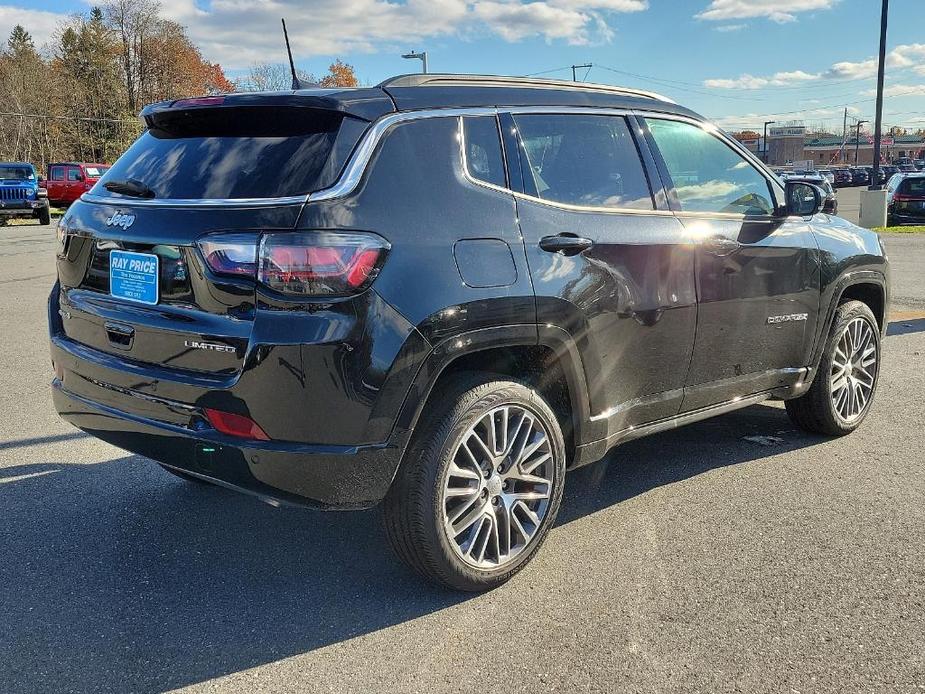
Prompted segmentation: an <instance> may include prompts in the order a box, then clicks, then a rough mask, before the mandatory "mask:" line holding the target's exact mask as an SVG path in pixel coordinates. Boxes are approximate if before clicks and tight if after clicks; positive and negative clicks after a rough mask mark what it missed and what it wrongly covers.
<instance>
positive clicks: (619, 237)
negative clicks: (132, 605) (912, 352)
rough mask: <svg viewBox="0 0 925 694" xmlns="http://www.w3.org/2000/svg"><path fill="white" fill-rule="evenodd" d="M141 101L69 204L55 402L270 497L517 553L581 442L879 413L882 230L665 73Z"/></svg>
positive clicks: (472, 584) (397, 532)
mask: <svg viewBox="0 0 925 694" xmlns="http://www.w3.org/2000/svg"><path fill="white" fill-rule="evenodd" d="M141 116H142V118H143V119H144V121H145V123H146V125H147V126H148V127H147V128H146V130H145V131H144V132H143V133H142V135H141V136H140V137H139V138H138V139H137V140H136V141H135V143H134V144H132V146H131V147H129V149H128V150H127V151H126V152H125V154H123V155H122V157H120V158H119V160H118V161H117V162H116V163H115V164H114V165H113V167H112V168H111V169H110V170H109V172H108V173H107V174H106V175H105V176H104V177H103V178H102V179H101V180H100V181H99V183H97V185H96V186H95V187H94V189H93V191H91V192H90V193H85V194H84V195H83V196H82V197H81V198H80V199H79V200H78V201H77V202H75V203H74V204H73V205H72V206H71V207H70V209H69V210H68V211H67V213H66V214H65V215H64V217H63V218H62V220H61V222H60V224H59V226H58V246H57V280H56V282H55V284H54V286H53V288H52V290H51V293H50V297H49V307H48V320H49V335H50V342H51V362H52V363H51V367H52V373H53V380H52V392H53V398H54V403H55V407H56V408H57V411H58V412H59V413H60V415H61V416H62V417H63V418H64V419H65V420H67V421H69V422H70V423H72V424H74V425H75V426H77V427H78V428H80V429H83V430H84V431H86V432H88V433H90V434H91V435H93V436H96V437H98V438H100V439H102V440H105V441H108V442H110V443H112V444H114V445H116V446H119V447H122V448H124V449H127V450H129V451H134V452H136V453H138V454H140V455H144V456H147V457H149V458H152V459H154V460H155V461H157V462H158V463H160V464H161V465H163V466H164V467H166V468H167V469H168V470H169V471H171V472H172V473H174V474H176V475H178V476H179V477H181V478H183V479H185V480H191V481H199V482H202V481H205V482H210V483H215V484H220V485H222V486H225V487H230V488H234V489H238V490H240V491H245V492H249V493H250V494H253V495H255V496H257V497H258V498H261V499H263V500H265V501H268V502H269V503H272V504H274V505H279V504H280V503H281V502H295V503H302V504H308V505H320V506H324V507H328V508H341V509H351V508H354V509H355V508H366V507H370V506H373V505H375V504H377V503H379V502H381V503H382V504H383V518H384V521H385V536H386V537H387V538H388V541H389V542H390V543H391V545H392V547H393V549H394V550H395V552H396V554H397V555H398V556H399V557H400V558H401V559H403V560H404V561H405V562H406V563H407V564H408V565H409V566H410V567H412V568H413V569H414V570H415V571H417V572H418V573H419V574H421V575H422V576H424V577H426V578H428V579H429V580H431V581H434V582H436V583H438V584H441V585H443V586H449V587H451V588H454V589H458V590H466V591H480V590H487V589H491V588H493V587H495V586H498V585H500V584H502V583H504V582H505V581H507V580H508V579H510V578H511V577H512V576H514V575H515V574H516V573H517V572H518V571H519V570H520V569H521V568H523V567H524V566H525V565H526V564H527V563H528V562H529V561H530V560H531V559H532V558H533V557H534V556H535V554H536V552H537V551H538V549H539V548H540V546H541V544H542V542H543V539H544V538H545V537H546V536H547V535H548V533H549V531H550V530H551V528H552V527H554V526H555V523H556V515H557V512H558V510H559V506H560V503H561V500H562V495H563V491H564V487H565V485H566V482H567V480H566V470H567V469H575V468H579V467H581V466H583V465H587V464H590V463H593V462H595V461H598V460H600V459H601V458H602V457H603V456H605V455H606V453H607V451H608V450H609V449H611V448H612V447H614V446H616V445H618V444H620V443H623V442H625V441H629V440H632V439H635V438H638V437H639V436H644V435H647V434H655V433H658V432H664V431H667V430H671V429H674V428H675V427H677V426H680V425H682V424H687V423H691V422H695V421H698V420H702V419H705V418H707V417H711V416H714V415H719V414H723V413H726V412H731V411H733V410H736V409H738V408H742V407H746V406H748V405H752V404H755V403H758V402H762V401H765V400H769V399H781V400H785V401H786V409H787V412H788V414H789V415H790V417H791V418H792V420H793V422H794V424H795V425H796V426H799V427H801V428H803V429H805V430H808V431H812V432H816V433H819V434H825V435H829V436H843V435H846V434H849V433H850V432H852V431H854V430H855V429H857V427H858V426H860V425H861V423H862V422H863V421H864V418H865V417H866V415H867V413H868V412H869V411H870V404H871V402H872V401H873V399H874V397H875V392H876V389H877V380H878V374H879V366H880V362H881V342H880V339H881V337H882V336H883V335H884V334H885V330H886V320H885V310H886V307H887V306H889V301H890V291H889V266H888V261H887V258H886V254H885V253H884V250H883V246H882V245H881V243H880V239H879V237H878V236H877V234H875V233H873V232H872V231H869V230H867V229H861V228H859V227H857V226H855V225H853V224H851V223H850V222H848V221H847V220H844V219H841V218H839V217H833V216H831V215H825V214H818V213H819V211H820V209H821V207H822V204H823V200H822V196H821V195H820V192H819V189H818V188H817V187H816V186H812V185H807V184H805V183H801V182H799V181H787V182H786V183H781V181H780V179H779V178H778V177H777V176H775V175H774V174H773V173H772V172H771V171H770V170H769V169H768V168H767V167H766V166H765V165H764V164H763V163H762V162H761V161H759V160H758V159H757V158H756V157H755V156H754V155H753V154H752V153H751V152H749V151H748V150H746V149H745V148H744V147H742V145H741V144H740V143H738V142H737V141H735V140H734V139H732V138H730V137H728V136H727V135H726V134H724V133H723V132H721V131H720V130H719V129H718V128H716V127H715V126H713V125H712V124H710V123H709V122H708V121H706V120H705V119H704V118H703V117H701V116H699V115H697V114H696V113H694V112H693V111H691V110H689V109H687V108H685V107H683V106H680V105H678V104H676V103H674V102H672V101H669V100H667V99H665V98H663V97H660V96H659V95H657V94H652V93H650V92H642V91H639V90H635V89H628V88H619V87H612V86H606V85H589V84H584V83H575V82H564V81H555V80H542V79H531V78H513V77H507V78H506V77H498V76H490V77H482V76H477V75H440V74H416V75H404V76H399V77H395V78H392V79H389V80H386V81H385V82H383V83H381V84H379V85H377V86H376V87H367V88H359V89H345V90H337V89H317V90H316V89H304V90H297V91H291V90H286V91H281V92H262V93H257V94H227V95H224V96H222V97H219V98H216V97H214V96H210V97H204V98H202V99H184V100H182V101H166V102H162V103H159V104H154V105H151V106H148V107H146V108H145V109H144V110H143V111H142V114H141ZM217 137H221V138H222V141H223V146H222V147H217V148H216V147H211V143H212V141H213V140H214V139H215V138H217ZM207 149H208V151H209V152H210V156H209V158H208V165H205V164H204V162H203V157H202V152H203V151H205V150H207ZM681 445H683V444H681ZM637 450H638V449H637ZM659 457H661V456H659ZM652 464H653V465H657V464H658V461H657V460H653V461H652ZM126 467H127V468H128V469H126V471H125V474H126V475H133V474H134V467H135V466H134V463H133V464H131V465H128V466H126ZM113 474H118V472H116V468H115V467H114V470H113ZM94 491H95V492H96V493H100V494H106V493H108V492H109V491H110V490H109V489H107V488H106V485H100V487H99V488H98V489H95V490H94ZM724 492H725V490H721V495H722V493H724ZM158 493H159V495H160V496H163V494H166V493H169V492H165V491H162V490H161V491H159V492H158ZM160 501H161V499H158V500H157V501H156V502H155V503H160ZM138 502H139V503H145V502H144V501H143V500H140V499H139V500H138ZM195 502H196V497H195V495H188V494H187V495H182V498H181V499H180V501H179V503H180V504H183V503H195ZM50 503H53V500H52V501H51V502H50ZM197 522H199V523H203V524H206V523H212V522H215V519H214V518H208V517H207V516H205V515H203V516H201V517H200V518H199V520H198V521H197ZM262 522H267V523H268V522H270V520H269V519H268V518H264V519H262ZM679 522H683V521H679ZM286 526H287V527H289V526H291V523H289V522H288V521H287V523H286ZM223 530H224V529H216V530H214V531H212V532H222V531H223ZM569 530H570V528H569V527H564V528H561V531H562V533H563V534H564V535H567V534H568V533H569ZM566 542H567V540H566ZM361 549H362V548H361ZM268 551H272V550H268ZM313 560H315V561H319V562H320V561H324V557H321V556H320V557H314V558H313ZM574 570H575V571H581V567H575V569H574ZM350 580H351V579H350V577H348V576H345V577H344V581H345V583H349V582H350ZM529 588H530V585H527V584H525V585H524V586H523V587H522V590H529ZM580 589H582V590H583V588H580ZM501 616H504V617H509V616H510V615H508V614H507V613H504V614H503V615H502V614H501V612H499V614H498V615H497V617H498V618H499V619H500V617H501ZM487 618H489V619H492V618H493V617H492V615H488V616H487Z"/></svg>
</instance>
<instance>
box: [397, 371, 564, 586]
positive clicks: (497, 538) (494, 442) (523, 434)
mask: <svg viewBox="0 0 925 694" xmlns="http://www.w3.org/2000/svg"><path fill="white" fill-rule="evenodd" d="M427 407H428V409H427V410H426V411H425V413H424V415H422V419H421V422H420V424H419V425H418V427H417V429H416V431H415V434H414V437H413V439H412V441H411V444H410V445H409V447H408V450H407V451H406V453H405V456H404V460H403V461H402V464H401V466H400V468H399V470H398V474H397V475H396V478H395V481H394V482H393V483H392V487H391V489H390V490H389V493H388V495H387V496H386V498H385V502H384V504H383V513H384V521H385V529H386V534H387V536H388V539H389V543H390V544H391V546H392V548H393V549H394V551H395V553H396V554H397V555H398V556H399V558H401V560H402V561H404V562H405V563H406V564H407V565H408V566H409V567H411V568H412V569H413V570H414V571H416V572H417V573H418V574H420V575H421V576H423V577H424V578H425V579H427V580H429V581H431V582H433V583H437V584H439V585H442V586H445V587H448V588H452V589H455V590H461V591H470V592H475V591H483V590H489V589H491V588H495V587H496V586H499V585H501V584H502V583H504V582H505V581H507V580H509V579H510V578H511V577H512V576H514V574H516V573H517V572H518V571H520V570H521V569H522V568H523V567H524V566H525V565H526V564H527V563H528V562H529V561H530V560H531V559H532V558H533V556H534V555H535V554H536V552H537V551H538V550H539V548H540V546H541V545H542V543H543V541H544V540H545V538H546V536H547V535H548V533H549V529H550V528H551V527H552V525H553V523H554V522H555V520H556V514H557V513H558V511H559V505H560V503H561V501H562V489H563V485H564V481H565V443H564V441H563V437H562V431H561V429H560V427H559V423H558V421H557V420H556V416H555V414H553V412H552V410H551V409H550V408H549V405H547V404H546V402H545V401H544V400H543V398H542V397H541V396H540V395H539V394H538V393H537V392H536V391H535V390H533V389H531V388H529V387H528V386H526V385H524V384H522V383H516V382H514V381H510V380H501V377H493V376H490V375H479V374H468V375H461V376H459V377H454V378H453V379H452V380H451V381H449V382H447V383H445V384H441V386H440V393H439V396H438V397H435V398H432V399H431V400H430V401H429V402H428V405H427ZM480 440H481V441H482V443H479V441H480ZM470 453H471V455H470Z"/></svg>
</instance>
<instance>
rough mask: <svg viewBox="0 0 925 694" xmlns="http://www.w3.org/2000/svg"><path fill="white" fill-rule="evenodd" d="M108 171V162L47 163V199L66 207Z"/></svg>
mask: <svg viewBox="0 0 925 694" xmlns="http://www.w3.org/2000/svg"><path fill="white" fill-rule="evenodd" d="M107 171H109V164H88V163H84V162H76V161H69V162H57V163H54V164H49V165H48V179H47V181H46V186H47V188H48V199H49V200H50V201H51V204H52V205H55V206H56V207H67V206H68V205H70V204H71V203H72V202H74V201H75V200H77V199H78V198H79V197H80V196H81V195H83V194H84V193H86V192H87V191H88V190H90V189H91V188H92V187H93V186H94V185H95V184H96V182H97V181H98V180H99V179H100V177H101V176H102V175H103V174H104V173H106V172H107Z"/></svg>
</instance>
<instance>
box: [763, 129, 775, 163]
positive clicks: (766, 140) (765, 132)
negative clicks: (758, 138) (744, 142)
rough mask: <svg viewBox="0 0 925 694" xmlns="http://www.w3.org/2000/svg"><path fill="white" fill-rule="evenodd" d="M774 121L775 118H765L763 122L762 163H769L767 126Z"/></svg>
mask: <svg viewBox="0 0 925 694" xmlns="http://www.w3.org/2000/svg"><path fill="white" fill-rule="evenodd" d="M776 122H777V121H776V120H766V121H765V122H764V163H765V164H767V163H769V162H768V126H769V125H771V124H773V123H776Z"/></svg>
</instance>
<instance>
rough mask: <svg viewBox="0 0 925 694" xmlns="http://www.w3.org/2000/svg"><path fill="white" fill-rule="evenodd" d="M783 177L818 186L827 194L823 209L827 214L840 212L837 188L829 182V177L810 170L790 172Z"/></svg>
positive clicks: (787, 179)
mask: <svg viewBox="0 0 925 694" xmlns="http://www.w3.org/2000/svg"><path fill="white" fill-rule="evenodd" d="M783 178H784V180H785V181H788V182H789V181H799V182H802V183H810V184H812V185H814V186H817V187H818V188H819V189H821V190H822V192H823V193H824V194H825V198H824V200H823V205H822V211H823V212H825V213H827V214H838V198H837V197H836V194H835V189H834V188H833V187H832V184H831V183H829V181H828V179H826V178H825V176H822V175H821V174H819V173H815V172H810V173H802V174H797V173H793V174H788V175H786V176H784V177H783Z"/></svg>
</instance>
